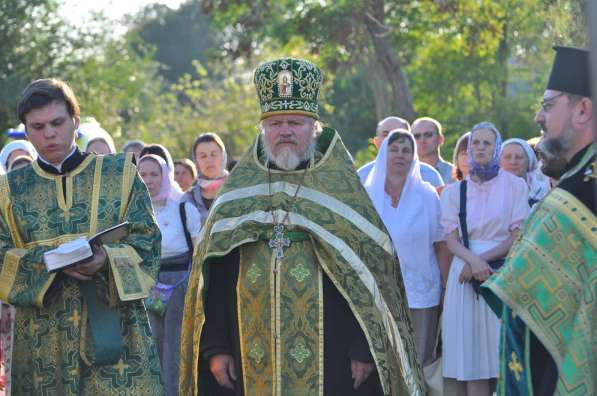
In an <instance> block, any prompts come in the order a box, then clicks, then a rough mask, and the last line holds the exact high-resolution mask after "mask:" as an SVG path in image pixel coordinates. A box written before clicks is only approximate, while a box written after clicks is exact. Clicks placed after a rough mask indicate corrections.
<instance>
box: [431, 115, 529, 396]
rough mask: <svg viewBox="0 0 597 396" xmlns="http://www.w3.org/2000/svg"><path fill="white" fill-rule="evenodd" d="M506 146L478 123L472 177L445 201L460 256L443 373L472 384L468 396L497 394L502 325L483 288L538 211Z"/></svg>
mask: <svg viewBox="0 0 597 396" xmlns="http://www.w3.org/2000/svg"><path fill="white" fill-rule="evenodd" d="M501 143H502V138H501V135H500V133H499V131H498V129H497V128H496V127H495V125H493V124H492V123H489V122H482V123H480V124H477V125H475V126H474V127H473V128H472V130H471V134H470V137H469V145H468V149H467V150H468V163H469V175H468V176H466V177H465V178H464V180H462V181H459V182H457V183H453V184H450V185H448V186H447V187H446V189H445V190H444V192H443V194H442V196H441V212H442V216H441V225H442V228H443V230H444V232H445V238H446V242H447V245H448V249H449V250H450V251H451V252H452V253H453V254H454V259H453V260H452V263H451V265H450V271H449V274H448V281H447V284H446V292H445V299H444V311H443V312H444V315H443V319H442V326H443V327H442V329H443V330H442V337H443V348H444V355H443V362H444V363H443V375H444V377H447V378H453V379H456V380H458V381H462V382H465V383H466V389H467V394H468V395H487V396H489V395H490V394H491V391H490V380H491V379H493V378H497V375H498V371H499V370H498V363H499V357H498V347H499V334H500V332H499V328H500V323H499V320H498V318H497V317H496V316H495V314H494V313H493V312H492V311H491V309H490V308H489V306H488V305H487V304H486V303H485V301H484V300H483V298H481V297H479V295H478V293H477V291H476V289H475V285H477V287H478V285H479V283H480V282H483V281H485V280H486V279H487V278H488V277H489V276H490V275H491V273H492V272H493V271H495V270H496V268H497V266H498V263H499V259H502V258H503V257H505V256H506V254H507V253H508V250H509V249H510V247H511V246H512V243H513V242H514V240H515V238H516V236H517V235H518V229H519V227H520V226H521V224H522V222H523V221H524V219H525V218H526V216H527V215H528V213H529V210H530V208H529V206H528V204H527V196H528V187H527V184H526V183H525V181H524V180H523V179H521V178H519V177H516V176H514V175H512V174H510V173H508V172H506V171H504V170H502V169H500V166H499V163H500V162H499V161H500V148H501ZM463 185H465V186H466V189H464V190H462V188H463V187H462V186H463ZM461 194H463V196H464V200H463V202H462V205H461ZM463 209H464V211H463ZM461 212H463V217H462V219H463V220H464V221H460V220H459V213H461ZM464 225H465V226H466V228H465V229H464V231H463V228H464V227H463V226H464ZM465 233H466V234H465Z"/></svg>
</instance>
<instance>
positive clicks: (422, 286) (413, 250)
mask: <svg viewBox="0 0 597 396" xmlns="http://www.w3.org/2000/svg"><path fill="white" fill-rule="evenodd" d="M420 199H421V200H422V201H423V202H425V203H426V205H425V206H424V207H421V210H425V211H427V212H428V213H427V216H423V215H422V213H421V214H418V215H417V214H413V215H414V216H411V217H410V218H411V219H413V218H414V219H424V218H426V217H427V219H428V222H425V221H418V220H415V221H412V222H411V223H410V224H400V223H401V222H404V218H403V217H402V216H400V214H399V213H398V208H394V207H393V206H392V199H391V198H390V196H389V195H387V194H386V196H385V199H384V208H383V212H382V213H380V215H381V217H382V218H383V219H384V222H385V224H386V226H387V228H388V231H389V233H390V237H391V238H392V242H393V243H394V247H395V248H396V252H397V253H398V258H399V260H400V270H401V271H402V279H403V280H404V288H405V289H406V297H407V300H408V306H409V308H431V307H435V306H437V305H439V299H440V295H441V280H440V274H439V266H438V264H437V257H436V255H435V249H434V246H433V244H434V243H435V242H439V241H443V240H444V237H443V231H442V228H441V226H440V207H439V198H438V197H437V195H436V194H431V193H426V194H425V196H421V197H420ZM426 223H427V224H426ZM405 228H406V229H408V232H404V231H403V230H404V229H405ZM401 230H402V231H401ZM425 234H427V235H426V236H427V238H425V240H427V241H429V245H428V246H421V241H422V240H423V238H422V236H423V235H425Z"/></svg>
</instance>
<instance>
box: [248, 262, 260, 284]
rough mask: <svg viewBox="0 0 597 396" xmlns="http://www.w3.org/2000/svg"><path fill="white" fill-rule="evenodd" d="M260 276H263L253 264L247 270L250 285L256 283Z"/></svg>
mask: <svg viewBox="0 0 597 396" xmlns="http://www.w3.org/2000/svg"><path fill="white" fill-rule="evenodd" d="M261 275H263V274H262V273H261V270H260V269H259V267H258V266H257V265H255V264H254V263H253V264H252V265H251V268H249V271H247V278H249V280H250V281H251V283H255V282H257V281H258V280H259V278H261Z"/></svg>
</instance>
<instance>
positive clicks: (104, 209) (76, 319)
mask: <svg viewBox="0 0 597 396" xmlns="http://www.w3.org/2000/svg"><path fill="white" fill-rule="evenodd" d="M18 114H19V118H20V120H21V122H23V124H25V128H26V132H27V138H28V139H29V141H30V142H31V143H32V144H33V146H34V147H35V148H36V150H37V151H38V153H39V158H38V160H37V161H36V162H34V163H33V164H32V165H31V166H27V167H24V168H21V169H18V170H16V171H14V172H12V173H10V174H9V175H5V176H1V177H0V299H2V300H3V301H8V302H9V303H11V304H13V305H15V306H16V310H17V315H16V326H15V335H14V352H13V363H12V375H11V377H12V392H13V395H21V394H22V395H29V394H56V395H109V394H121V395H137V394H139V395H140V394H143V395H161V394H162V393H163V390H162V385H161V380H160V368H159V361H158V357H157V353H156V348H155V346H154V344H153V341H152V340H151V336H150V329H149V325H148V322H147V315H146V313H145V308H144V306H143V303H142V301H143V298H145V297H146V296H147V295H148V290H149V288H151V286H152V285H153V283H154V282H155V278H156V275H157V272H158V270H159V259H160V238H161V236H160V233H159V230H158V228H157V225H156V224H155V221H154V218H153V216H152V209H151V203H150V201H149V196H148V194H147V189H146V188H145V186H144V184H143V182H142V181H141V179H140V178H139V176H138V175H137V172H136V168H135V166H134V164H133V161H132V155H128V156H124V155H106V156H96V155H93V154H87V153H82V152H80V151H79V150H78V149H77V146H76V145H75V130H76V128H77V126H78V124H79V106H78V103H77V100H76V98H75V96H74V94H73V92H72V90H71V89H70V87H69V86H68V85H67V84H66V83H64V82H62V81H58V80H53V79H48V80H37V81H34V82H33V83H31V84H30V85H29V86H28V87H27V88H26V89H25V91H24V92H23V95H22V98H21V101H20V103H19V105H18ZM125 222H126V223H128V224H127V225H126V227H125V228H126V231H127V232H124V233H120V234H119V235H118V236H119V237H121V238H120V240H119V241H118V243H110V242H113V240H106V239H103V238H99V239H98V240H99V242H98V243H91V244H89V241H87V240H81V241H80V244H75V245H77V246H76V249H74V250H70V248H69V246H73V243H72V241H73V240H76V239H80V238H82V237H83V238H89V237H91V236H93V235H95V234H97V233H99V232H101V231H104V230H107V229H110V228H111V227H114V226H117V225H119V224H121V223H125ZM69 242H70V244H69ZM86 243H87V244H88V246H87V245H86ZM85 248H87V252H88V254H85V252H83V253H82V256H83V258H84V260H82V261H79V260H78V258H77V254H78V253H80V252H82V251H83V250H86V249H85ZM81 249H82V250H81ZM89 249H90V250H89ZM61 254H63V256H62V257H63V258H64V264H65V265H64V266H63V268H56V267H60V262H59V261H60V257H61V256H60V255H61ZM89 255H91V257H89V258H86V257H88V256H89ZM44 257H45V258H47V260H46V259H45V258H44ZM56 257H58V260H56ZM51 258H53V260H51ZM85 258H86V259H85ZM49 269H50V270H49Z"/></svg>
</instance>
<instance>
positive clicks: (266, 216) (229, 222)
mask: <svg viewBox="0 0 597 396" xmlns="http://www.w3.org/2000/svg"><path fill="white" fill-rule="evenodd" d="M287 214H288V222H289V224H293V225H299V226H302V227H304V228H306V229H308V230H309V231H310V232H312V233H313V234H315V235H317V236H319V238H320V239H321V240H322V241H325V242H326V243H328V244H329V245H330V246H332V247H333V248H334V249H335V250H336V251H337V252H338V253H340V255H341V256H342V257H343V258H344V259H345V260H346V262H347V263H348V264H350V265H351V267H352V268H353V270H354V271H355V273H356V274H357V275H358V276H359V278H360V279H361V282H363V285H364V286H365V287H366V288H367V290H368V291H369V293H370V294H371V296H372V298H373V301H374V303H375V306H376V308H377V310H378V312H379V314H380V316H381V318H382V321H383V324H384V327H385V330H386V332H387V334H388V338H389V340H390V344H391V347H392V349H393V350H394V351H395V352H396V354H397V356H398V358H399V360H400V364H401V368H402V371H403V375H404V381H405V384H406V386H407V387H409V389H410V390H411V391H415V390H416V389H415V388H414V384H413V383H409V379H412V378H413V375H412V370H413V369H412V367H411V366H410V364H409V362H408V359H407V358H406V350H405V348H404V345H403V344H402V338H401V337H400V333H399V331H398V327H397V324H396V322H395V319H394V317H392V315H391V313H390V311H389V309H388V307H387V304H386V302H385V299H384V297H383V295H382V294H381V291H380V290H379V287H378V286H377V284H376V283H375V280H374V278H373V275H372V274H371V272H370V271H369V269H368V268H367V267H366V265H365V264H364V263H363V262H362V261H361V259H360V258H359V257H358V255H357V254H356V253H355V252H354V251H353V250H352V249H351V248H350V247H349V246H348V245H347V244H346V242H344V241H343V240H342V239H340V238H338V237H336V236H335V235H333V234H331V233H330V232H328V231H326V230H325V229H324V228H323V227H321V226H320V225H318V224H317V223H315V222H312V221H310V220H309V219H307V218H305V217H304V216H302V215H299V214H297V213H294V212H286V211H284V210H281V209H278V210H276V211H274V212H273V213H272V212H264V211H254V212H251V213H249V214H246V215H243V216H238V217H232V218H226V219H221V220H218V221H216V222H215V223H214V224H213V225H212V228H211V234H215V233H217V232H223V231H229V230H232V229H234V228H236V227H238V226H239V225H240V224H242V223H244V222H247V221H256V222H260V223H273V219H274V218H280V219H283V218H285V217H286V215H287ZM315 253H316V254H317V252H316V251H315ZM318 259H320V258H319V257H318ZM320 264H321V265H322V267H323V269H324V270H325V272H326V274H328V276H329V274H330V272H329V271H328V270H327V268H326V267H325V264H324V263H323V262H322V261H321V260H320ZM330 279H332V281H333V278H332V277H331V276H330ZM335 285H336V287H338V286H339V285H338V284H336V283H335ZM338 290H339V291H341V289H340V288H338ZM341 294H342V295H343V297H344V298H345V299H346V300H347V301H348V302H349V304H350V300H349V299H348V298H347V295H346V294H344V293H342V292H341ZM352 309H354V306H352V305H351V310H352ZM353 312H354V311H353ZM355 317H356V318H357V320H358V321H359V324H360V325H361V327H362V328H363V329H366V327H365V326H364V322H363V321H362V320H359V317H358V315H356V314H355ZM364 331H365V333H366V330H364ZM367 340H368V342H369V345H372V344H371V342H370V340H371V338H370V337H368V338H367ZM373 355H374V356H375V354H373ZM376 365H377V366H378V367H379V364H378V362H376ZM383 385H384V384H383V383H382V386H383ZM384 391H387V392H386V393H389V390H388V389H384ZM413 394H417V392H414V393H413Z"/></svg>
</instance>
